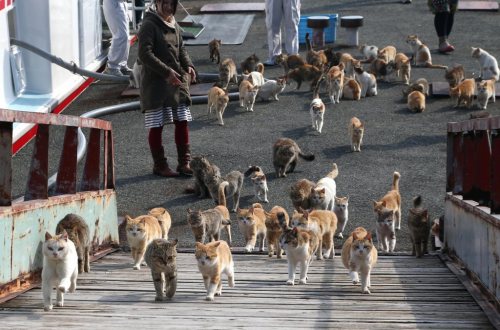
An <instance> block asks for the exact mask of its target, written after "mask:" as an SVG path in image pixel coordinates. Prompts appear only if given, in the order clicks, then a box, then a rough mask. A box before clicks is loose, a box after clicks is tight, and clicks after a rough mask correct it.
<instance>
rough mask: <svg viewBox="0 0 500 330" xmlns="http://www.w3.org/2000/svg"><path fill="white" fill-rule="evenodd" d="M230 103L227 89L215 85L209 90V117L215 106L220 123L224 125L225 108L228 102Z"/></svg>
mask: <svg viewBox="0 0 500 330" xmlns="http://www.w3.org/2000/svg"><path fill="white" fill-rule="evenodd" d="M228 103H229V96H228V93H227V90H224V89H222V88H219V87H217V86H214V87H212V88H210V90H209V91H208V107H207V117H208V118H210V115H211V114H212V108H215V113H216V115H217V119H218V120H219V125H221V126H224V120H222V115H223V114H224V110H226V107H227V104H228Z"/></svg>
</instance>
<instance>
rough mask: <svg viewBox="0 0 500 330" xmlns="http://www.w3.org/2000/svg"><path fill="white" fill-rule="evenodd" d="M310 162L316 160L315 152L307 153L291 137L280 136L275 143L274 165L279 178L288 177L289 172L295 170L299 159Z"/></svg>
mask: <svg viewBox="0 0 500 330" xmlns="http://www.w3.org/2000/svg"><path fill="white" fill-rule="evenodd" d="M299 157H300V158H302V159H304V160H306V161H308V162H311V161H313V160H314V155H313V154H305V153H303V152H302V150H301V149H300V148H299V145H298V144H297V142H295V141H294V140H292V139H289V138H280V139H278V140H277V141H276V142H275V143H274V145H273V166H274V170H275V171H276V177H277V178H282V177H283V178H284V177H286V175H287V173H291V172H293V171H294V170H295V166H296V165H297V161H298V159H299Z"/></svg>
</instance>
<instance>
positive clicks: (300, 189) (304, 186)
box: [290, 179, 316, 211]
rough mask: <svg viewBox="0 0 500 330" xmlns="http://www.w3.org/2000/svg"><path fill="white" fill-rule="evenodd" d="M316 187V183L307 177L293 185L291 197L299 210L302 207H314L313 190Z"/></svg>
mask: <svg viewBox="0 0 500 330" xmlns="http://www.w3.org/2000/svg"><path fill="white" fill-rule="evenodd" d="M314 187H316V183H314V182H312V181H309V180H307V179H301V180H299V181H297V182H295V183H294V184H293V185H292V186H291V188H290V199H291V200H292V204H293V207H295V209H296V210H297V211H299V210H301V209H304V210H308V209H310V208H311V207H312V205H311V191H312V190H313V189H314Z"/></svg>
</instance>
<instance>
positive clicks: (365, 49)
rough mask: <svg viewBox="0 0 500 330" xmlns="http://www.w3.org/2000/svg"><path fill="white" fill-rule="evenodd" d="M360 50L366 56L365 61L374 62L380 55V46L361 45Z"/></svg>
mask: <svg viewBox="0 0 500 330" xmlns="http://www.w3.org/2000/svg"><path fill="white" fill-rule="evenodd" d="M359 51H360V52H361V53H362V54H363V56H364V57H365V60H364V61H365V62H372V61H373V60H375V59H376V58H377V56H378V47H377V46H370V45H362V46H360V47H359Z"/></svg>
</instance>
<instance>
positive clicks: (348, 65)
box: [339, 53, 361, 79]
mask: <svg viewBox="0 0 500 330" xmlns="http://www.w3.org/2000/svg"><path fill="white" fill-rule="evenodd" d="M340 63H342V64H343V65H344V72H345V76H346V77H347V78H351V79H354V67H355V66H361V61H359V60H356V59H355V58H354V57H352V55H351V54H349V53H343V54H342V56H341V57H340V60H339V64H340Z"/></svg>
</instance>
